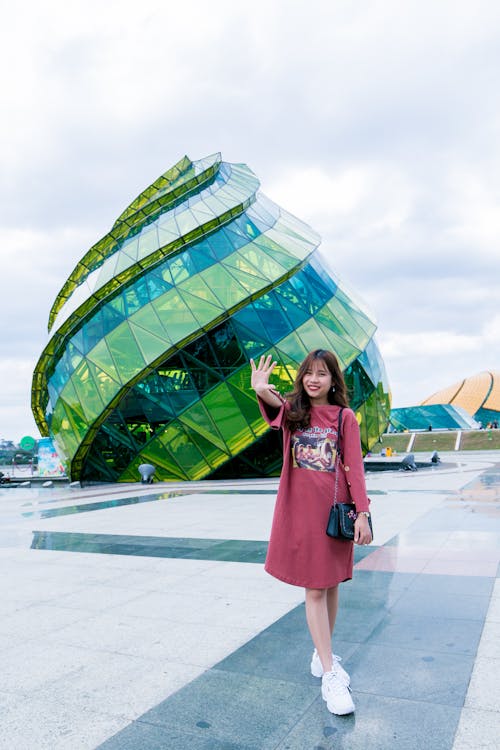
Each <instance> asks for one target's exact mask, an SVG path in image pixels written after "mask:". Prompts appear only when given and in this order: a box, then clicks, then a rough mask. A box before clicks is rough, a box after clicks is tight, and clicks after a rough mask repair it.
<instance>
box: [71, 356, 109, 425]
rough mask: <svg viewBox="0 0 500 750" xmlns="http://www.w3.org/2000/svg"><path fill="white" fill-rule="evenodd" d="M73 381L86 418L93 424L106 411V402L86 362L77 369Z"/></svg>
mask: <svg viewBox="0 0 500 750" xmlns="http://www.w3.org/2000/svg"><path fill="white" fill-rule="evenodd" d="M71 381H72V383H73V385H74V386H75V390H76V393H77V394H78V398H79V400H80V403H81V405H82V408H83V411H84V413H85V418H86V419H87V421H88V422H93V421H94V419H95V418H96V417H97V416H98V415H99V414H100V413H101V412H102V411H103V410H104V402H103V401H102V399H101V397H100V395H99V390H98V387H97V383H96V382H95V380H94V378H93V377H92V374H91V372H90V368H89V366H88V362H87V361H86V360H84V361H83V362H82V363H81V364H80V365H79V366H78V367H77V368H76V370H75V372H74V373H73V376H72V378H71Z"/></svg>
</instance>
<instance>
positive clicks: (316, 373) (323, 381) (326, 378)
mask: <svg viewBox="0 0 500 750" xmlns="http://www.w3.org/2000/svg"><path fill="white" fill-rule="evenodd" d="M302 385H303V386H304V390H305V392H306V393H307V395H308V396H309V399H310V401H311V404H312V406H323V405H324V404H328V391H329V390H330V388H331V387H332V374H331V372H330V370H329V369H328V367H327V366H326V364H325V363H324V362H323V360H322V359H315V360H314V361H313V363H312V365H311V367H310V369H308V370H306V372H305V374H304V377H303V378H302Z"/></svg>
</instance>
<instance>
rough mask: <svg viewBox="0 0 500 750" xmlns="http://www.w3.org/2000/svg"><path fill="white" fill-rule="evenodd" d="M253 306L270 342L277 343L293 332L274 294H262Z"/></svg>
mask: <svg viewBox="0 0 500 750" xmlns="http://www.w3.org/2000/svg"><path fill="white" fill-rule="evenodd" d="M253 304H254V307H255V309H256V310H257V312H258V314H259V318H260V319H261V321H262V325H263V326H264V330H265V331H267V334H268V337H269V338H270V340H271V341H279V339H282V338H283V337H284V336H286V335H287V334H288V333H290V331H292V330H293V326H292V324H291V322H290V319H289V318H288V316H285V314H284V312H283V310H282V308H281V305H280V304H279V302H278V300H277V299H276V296H275V295H274V294H264V295H263V296H262V297H261V298H260V299H258V300H255V302H254V303H253Z"/></svg>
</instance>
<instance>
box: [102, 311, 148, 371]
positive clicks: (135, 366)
mask: <svg viewBox="0 0 500 750" xmlns="http://www.w3.org/2000/svg"><path fill="white" fill-rule="evenodd" d="M106 342H107V344H108V347H109V351H110V352H111V356H112V357H113V360H114V362H115V364H116V369H117V371H118V374H119V376H120V379H121V380H122V382H124V383H127V382H128V381H129V380H131V379H132V378H133V377H135V376H136V375H138V374H139V373H140V372H141V371H142V370H143V369H144V367H145V366H146V364H147V362H146V361H145V359H144V357H143V355H142V353H141V350H140V349H139V347H138V346H137V343H136V341H135V339H134V336H133V335H132V331H131V330H130V328H129V326H128V323H122V324H121V325H120V326H118V328H116V329H115V330H114V331H112V332H111V333H110V334H108V336H106Z"/></svg>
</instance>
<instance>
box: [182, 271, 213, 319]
mask: <svg viewBox="0 0 500 750" xmlns="http://www.w3.org/2000/svg"><path fill="white" fill-rule="evenodd" d="M178 289H179V291H180V292H189V294H190V295H192V296H193V297H198V298H199V299H200V300H203V301H204V302H208V303H210V304H211V305H213V306H214V307H215V308H216V309H217V311H218V312H220V311H221V310H223V309H224V307H223V306H222V305H221V303H220V300H219V299H218V298H217V297H216V296H215V294H214V293H213V291H212V290H211V288H210V287H209V286H208V285H207V284H206V283H205V281H204V280H203V278H202V277H201V275H200V274H196V275H195V276H191V277H190V278H189V279H187V280H186V281H183V282H182V284H179V286H178Z"/></svg>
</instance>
